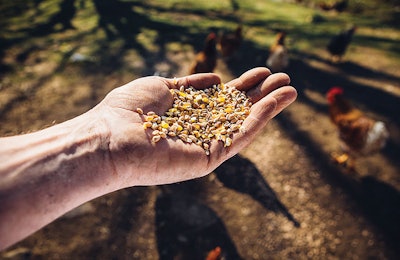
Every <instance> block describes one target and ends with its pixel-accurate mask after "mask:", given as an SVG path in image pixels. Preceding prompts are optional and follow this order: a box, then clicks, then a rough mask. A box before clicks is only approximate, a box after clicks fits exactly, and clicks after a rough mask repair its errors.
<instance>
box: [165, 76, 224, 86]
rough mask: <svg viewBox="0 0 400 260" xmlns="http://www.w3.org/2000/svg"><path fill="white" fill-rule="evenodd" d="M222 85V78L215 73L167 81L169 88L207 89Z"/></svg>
mask: <svg viewBox="0 0 400 260" xmlns="http://www.w3.org/2000/svg"><path fill="white" fill-rule="evenodd" d="M220 83H221V78H220V77H219V76H218V75H217V74H215V73H198V74H192V75H189V76H185V77H181V78H173V79H167V84H168V87H169V88H179V87H181V86H185V87H189V86H192V87H194V88H196V89H205V88H208V87H211V86H213V85H216V84H220Z"/></svg>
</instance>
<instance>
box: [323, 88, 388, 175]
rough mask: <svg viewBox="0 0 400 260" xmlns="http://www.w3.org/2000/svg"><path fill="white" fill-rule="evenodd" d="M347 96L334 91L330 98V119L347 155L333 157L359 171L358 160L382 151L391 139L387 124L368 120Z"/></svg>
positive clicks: (335, 89)
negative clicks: (356, 167) (356, 163)
mask: <svg viewBox="0 0 400 260" xmlns="http://www.w3.org/2000/svg"><path fill="white" fill-rule="evenodd" d="M343 93H344V91H343V89H342V88H340V87H333V88H331V89H330V90H329V91H328V92H327V95H326V97H327V100H328V104H329V115H330V119H331V121H332V122H333V124H335V125H336V127H337V129H338V131H339V138H340V140H341V142H342V149H343V151H344V153H343V154H342V155H340V156H333V157H334V159H335V161H336V162H337V163H339V164H344V163H347V166H348V167H349V169H351V170H355V165H354V162H355V158H356V157H358V156H366V155H370V154H373V153H376V152H378V151H380V150H381V149H382V148H383V147H384V146H385V144H386V141H387V139H388V138H389V132H388V130H387V128H386V126H385V124H384V123H383V122H381V121H376V120H374V119H372V118H370V117H368V116H366V115H365V114H364V113H363V112H362V111H361V110H359V109H357V108H355V107H354V106H353V105H352V104H351V102H350V101H349V100H347V99H346V98H345V97H344V94H343Z"/></svg>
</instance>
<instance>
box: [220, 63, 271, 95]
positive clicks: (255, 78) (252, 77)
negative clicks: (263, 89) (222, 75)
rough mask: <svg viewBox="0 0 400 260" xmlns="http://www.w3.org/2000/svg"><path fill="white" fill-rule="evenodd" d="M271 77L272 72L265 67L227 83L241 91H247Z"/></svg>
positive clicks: (249, 71) (247, 72)
mask: <svg viewBox="0 0 400 260" xmlns="http://www.w3.org/2000/svg"><path fill="white" fill-rule="evenodd" d="M270 75H271V71H270V70H269V69H267V68H265V67H258V68H254V69H251V70H248V71H246V72H245V73H243V74H242V75H241V76H240V77H238V78H236V79H233V80H231V81H229V82H228V83H226V85H229V86H233V87H235V88H237V89H239V90H243V91H247V90H249V89H251V88H253V87H255V86H258V85H259V84H260V83H261V82H263V80H265V79H266V78H267V77H269V76H270Z"/></svg>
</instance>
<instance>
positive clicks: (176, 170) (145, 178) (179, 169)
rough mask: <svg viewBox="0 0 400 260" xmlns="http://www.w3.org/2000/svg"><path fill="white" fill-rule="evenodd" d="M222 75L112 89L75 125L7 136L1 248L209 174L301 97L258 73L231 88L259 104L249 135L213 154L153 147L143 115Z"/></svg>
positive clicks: (216, 145) (279, 77)
mask: <svg viewBox="0 0 400 260" xmlns="http://www.w3.org/2000/svg"><path fill="white" fill-rule="evenodd" d="M218 83H220V78H219V77H218V76H217V75H216V74H212V73H205V74H194V75H191V76H188V77H183V78H178V79H167V78H161V77H154V76H153V77H144V78H140V79H137V80H134V81H132V82H129V83H128V84H126V85H123V86H121V87H119V88H116V89H114V90H112V91H111V92H110V93H109V94H108V95H107V96H106V97H105V98H104V99H103V100H102V101H101V102H100V103H99V104H98V105H97V106H95V107H94V108H92V109H91V110H89V111H87V112H86V113H84V114H82V115H80V116H77V117H75V118H73V119H71V120H69V121H66V122H63V123H60V124H58V125H54V126H52V127H49V128H46V129H43V130H41V131H37V132H34V133H30V134H25V135H19V136H11V137H2V138H0V158H1V159H0V205H1V206H0V250H1V249H5V248H7V247H9V246H11V245H12V244H14V243H16V242H18V241H20V240H22V239H23V238H25V237H27V236H29V235H30V234H32V233H33V232H35V231H37V230H38V229H40V228H42V227H43V226H45V225H47V224H49V223H50V222H52V221H53V220H55V219H56V218H58V217H60V216H61V215H63V214H65V213H66V212H68V211H70V210H71V209H73V208H75V207H77V206H79V205H81V204H83V203H85V202H87V201H90V200H92V199H94V198H97V197H100V196H102V195H105V194H107V193H110V192H113V191H116V190H119V189H123V188H126V187H132V186H143V185H161V184H168V183H175V182H180V181H185V180H190V179H194V178H199V177H202V176H205V175H207V174H209V173H210V172H212V171H213V170H214V169H215V168H217V167H218V166H219V165H220V164H221V163H222V162H224V161H225V160H227V159H229V158H230V157H232V156H233V155H235V154H236V153H238V152H239V151H240V150H242V149H243V148H244V147H246V146H247V145H248V144H250V143H251V141H252V140H253V139H254V138H255V136H256V134H257V133H258V132H259V131H260V130H261V129H262V128H263V127H264V126H265V125H266V124H267V123H268V122H269V120H271V119H272V118H273V117H274V116H276V115H277V114H278V113H279V112H281V111H282V110H283V109H284V108H286V107H287V106H288V105H289V104H291V103H292V102H293V101H294V100H295V99H296V96H297V92H296V90H295V89H294V88H293V87H291V86H289V83H290V78H289V76H288V75H286V74H283V73H276V74H272V75H271V72H270V71H269V70H268V69H266V68H254V69H252V70H249V71H247V72H245V73H244V74H243V75H241V76H240V77H239V78H236V79H234V80H232V81H231V82H228V83H226V84H228V85H231V86H235V87H236V88H238V89H240V90H244V91H247V95H248V96H249V97H250V99H251V101H252V102H253V106H252V108H251V113H250V115H249V116H248V118H247V119H246V120H245V121H244V123H243V127H244V131H242V132H238V133H235V134H234V136H233V143H232V145H231V146H229V147H223V144H222V143H221V142H218V141H212V143H211V147H210V152H211V154H210V156H207V155H205V153H204V150H203V149H202V148H201V147H199V146H197V145H195V144H186V143H183V142H182V141H181V140H179V139H176V138H167V139H162V140H161V141H159V142H158V143H156V144H153V143H151V130H150V129H147V130H144V129H143V126H142V124H143V121H144V118H143V115H140V114H139V113H137V112H136V109H137V108H141V109H143V111H144V113H147V112H148V111H154V112H155V113H157V114H160V115H161V114H164V112H166V111H167V110H168V109H169V108H170V107H171V106H172V102H173V98H172V95H171V93H170V91H169V89H171V88H178V87H180V86H181V85H184V86H189V85H191V86H193V87H195V88H198V89H204V88H206V87H209V86H211V85H213V84H218Z"/></svg>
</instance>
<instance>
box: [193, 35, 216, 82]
mask: <svg viewBox="0 0 400 260" xmlns="http://www.w3.org/2000/svg"><path fill="white" fill-rule="evenodd" d="M216 45H217V36H216V35H215V33H213V32H211V33H210V34H208V36H207V38H206V40H205V44H204V48H203V50H202V51H200V52H199V53H197V55H196V57H195V60H194V62H193V64H192V65H191V66H190V69H189V74H195V73H206V72H213V71H214V69H215V67H216V66H217V57H218V53H217V48H216Z"/></svg>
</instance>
